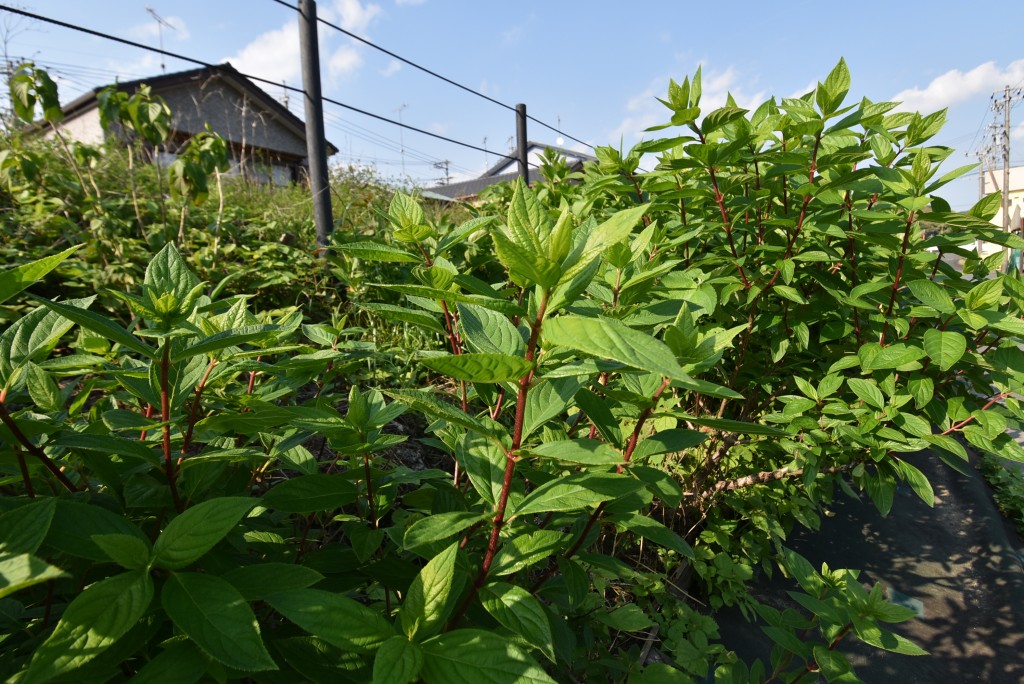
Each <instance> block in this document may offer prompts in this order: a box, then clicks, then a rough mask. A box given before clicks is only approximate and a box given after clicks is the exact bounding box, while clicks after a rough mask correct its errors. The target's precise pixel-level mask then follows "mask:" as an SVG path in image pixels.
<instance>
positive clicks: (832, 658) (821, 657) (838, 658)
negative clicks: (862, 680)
mask: <svg viewBox="0 0 1024 684" xmlns="http://www.w3.org/2000/svg"><path fill="white" fill-rule="evenodd" d="M812 652H813V653H814V662H815V663H817V664H818V671H819V672H821V674H823V675H824V676H825V681H828V682H842V681H844V680H845V681H855V680H853V679H849V678H848V676H849V675H852V674H853V668H852V667H850V661H849V660H847V659H846V656H844V655H843V654H842V653H840V652H839V651H834V650H830V649H828V648H825V647H824V646H821V645H815V646H814V649H813V651H812ZM856 681H859V680H856Z"/></svg>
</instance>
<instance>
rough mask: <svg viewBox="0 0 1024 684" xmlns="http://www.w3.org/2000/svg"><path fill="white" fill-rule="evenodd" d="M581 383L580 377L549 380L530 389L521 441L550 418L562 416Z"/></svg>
mask: <svg viewBox="0 0 1024 684" xmlns="http://www.w3.org/2000/svg"><path fill="white" fill-rule="evenodd" d="M583 382H584V379H583V378H580V377H565V378H551V379H547V380H546V381H544V382H543V383H541V384H540V385H538V386H535V387H533V388H531V389H530V393H529V395H527V397H526V411H525V413H524V415H523V439H526V438H527V437H529V436H530V435H532V434H533V433H534V432H535V431H536V430H537V428H539V427H541V426H542V425H544V423H546V422H548V421H549V420H551V419H552V418H556V417H558V416H560V415H562V414H563V413H564V412H565V410H566V409H567V408H568V407H569V404H570V403H571V402H572V400H573V397H574V396H575V395H576V393H577V392H579V390H580V387H582V385H583Z"/></svg>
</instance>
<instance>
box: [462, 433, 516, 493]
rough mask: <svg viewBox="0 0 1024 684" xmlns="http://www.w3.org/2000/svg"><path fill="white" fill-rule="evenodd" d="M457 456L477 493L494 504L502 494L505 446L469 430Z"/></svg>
mask: <svg viewBox="0 0 1024 684" xmlns="http://www.w3.org/2000/svg"><path fill="white" fill-rule="evenodd" d="M455 457H456V459H457V460H458V462H459V465H461V466H462V469H463V470H465V471H466V476H467V477H469V482H470V484H472V485H473V489H474V490H476V493H477V494H479V495H480V498H481V499H483V500H484V501H486V502H487V503H489V504H491V505H492V506H493V505H494V504H495V503H496V502H497V501H498V498H499V497H500V496H501V486H502V480H503V478H504V476H505V464H506V456H505V449H504V447H502V446H501V445H500V444H497V443H495V441H494V440H492V439H488V438H487V437H484V436H483V435H480V434H477V433H475V432H467V433H466V436H465V438H464V439H463V441H462V444H460V445H459V448H457V449H456V451H455Z"/></svg>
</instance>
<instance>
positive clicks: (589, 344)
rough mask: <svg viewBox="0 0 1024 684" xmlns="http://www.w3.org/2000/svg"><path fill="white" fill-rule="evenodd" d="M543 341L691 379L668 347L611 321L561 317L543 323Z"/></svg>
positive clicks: (652, 371)
mask: <svg viewBox="0 0 1024 684" xmlns="http://www.w3.org/2000/svg"><path fill="white" fill-rule="evenodd" d="M543 334H544V339H545V340H546V341H547V342H548V343H549V344H557V345H559V346H562V347H568V348H569V349H575V350H577V351H581V352H584V353H586V354H590V355H592V356H596V357H598V358H601V359H612V360H613V361H618V362H620V363H624V364H626V365H627V366H631V367H633V368H639V369H640V370H645V371H649V372H651V373H656V374H658V375H660V376H662V377H669V378H672V379H673V380H692V378H691V377H690V376H689V375H687V374H686V373H684V372H683V369H682V368H680V366H679V364H678V363H677V362H676V359H675V355H674V354H673V353H672V350H671V349H669V347H668V345H666V344H665V343H664V342H661V341H660V340H656V339H654V338H653V337H651V336H650V335H647V334H645V333H642V332H639V331H637V330H633V329H632V328H629V327H627V326H626V325H624V324H622V323H620V322H619V321H616V320H614V319H610V318H604V319H598V318H584V317H582V316H560V317H558V318H553V319H551V320H549V321H547V322H546V323H545V324H544V328H543Z"/></svg>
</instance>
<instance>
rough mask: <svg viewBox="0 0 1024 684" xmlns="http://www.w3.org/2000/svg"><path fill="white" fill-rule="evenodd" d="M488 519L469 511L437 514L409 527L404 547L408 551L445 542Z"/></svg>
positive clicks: (403, 541)
mask: <svg viewBox="0 0 1024 684" xmlns="http://www.w3.org/2000/svg"><path fill="white" fill-rule="evenodd" d="M492 503H493V502H492ZM486 519H487V516H486V515H484V514H482V513H473V512H467V511H454V512H451V513H435V514H433V515H429V516H427V517H425V518H421V519H420V520H417V521H416V522H414V523H413V524H412V525H409V527H408V528H407V529H406V530H405V537H404V538H403V540H402V545H403V546H404V547H405V548H407V549H416V548H419V547H421V546H426V545H427V544H433V543H434V542H439V541H443V540H445V539H448V538H449V537H451V536H452V535H455V534H458V533H459V532H462V531H463V530H464V529H466V528H468V527H472V526H473V525H475V524H476V523H478V522H481V521H483V520H486Z"/></svg>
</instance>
